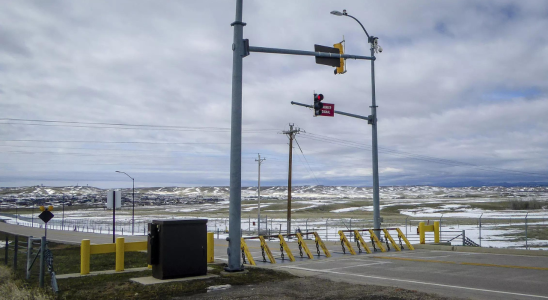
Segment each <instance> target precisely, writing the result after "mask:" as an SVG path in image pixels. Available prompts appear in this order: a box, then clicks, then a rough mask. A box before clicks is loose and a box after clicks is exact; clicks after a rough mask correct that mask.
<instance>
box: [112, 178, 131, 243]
mask: <svg viewBox="0 0 548 300" xmlns="http://www.w3.org/2000/svg"><path fill="white" fill-rule="evenodd" d="M116 173H122V174H126V175H127V177H129V178H131V180H132V181H133V201H132V202H133V204H132V206H133V210H132V213H131V235H134V234H135V178H133V177H131V176H129V174H128V173H126V172H122V171H116ZM114 206H116V199H114Z"/></svg>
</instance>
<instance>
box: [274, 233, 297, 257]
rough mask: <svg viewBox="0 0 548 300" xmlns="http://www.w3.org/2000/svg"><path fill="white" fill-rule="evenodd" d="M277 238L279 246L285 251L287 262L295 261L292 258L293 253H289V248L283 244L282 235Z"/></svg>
mask: <svg viewBox="0 0 548 300" xmlns="http://www.w3.org/2000/svg"><path fill="white" fill-rule="evenodd" d="M278 238H279V239H280V246H282V247H283V249H284V250H285V253H287V256H288V257H289V261H295V257H293V253H291V250H290V249H289V246H288V245H287V243H286V242H285V240H284V237H283V235H281V234H278Z"/></svg>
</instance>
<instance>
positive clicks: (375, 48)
mask: <svg viewBox="0 0 548 300" xmlns="http://www.w3.org/2000/svg"><path fill="white" fill-rule="evenodd" d="M331 14H332V15H335V16H345V17H350V18H352V19H354V20H356V22H358V24H360V26H361V27H362V29H363V31H364V32H365V35H367V42H368V43H369V44H370V45H371V57H372V58H373V59H371V98H372V99H371V103H372V104H371V118H370V121H369V123H370V124H371V125H372V126H371V127H372V139H373V145H372V146H373V147H372V148H373V149H372V154H373V219H374V220H373V224H374V225H373V226H374V229H376V231H378V230H380V228H381V216H380V208H379V150H378V146H377V104H376V101H375V52H382V48H381V47H380V46H379V45H378V43H377V40H378V38H377V37H374V36H370V35H369V33H367V30H365V27H363V25H362V23H361V22H360V21H358V19H356V18H354V17H353V16H351V15H349V14H347V13H346V9H345V10H343V12H340V11H336V10H334V11H332V12H331ZM379 234H380V232H379Z"/></svg>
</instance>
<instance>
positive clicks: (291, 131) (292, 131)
mask: <svg viewBox="0 0 548 300" xmlns="http://www.w3.org/2000/svg"><path fill="white" fill-rule="evenodd" d="M294 125H295V124H289V131H284V132H283V134H287V136H288V137H289V174H288V176H287V234H291V173H292V172H291V171H292V165H293V139H294V138H295V135H296V134H297V133H299V132H300V131H301V129H300V128H297V129H293V126H294Z"/></svg>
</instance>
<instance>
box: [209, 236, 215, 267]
mask: <svg viewBox="0 0 548 300" xmlns="http://www.w3.org/2000/svg"><path fill="white" fill-rule="evenodd" d="M214 255H215V239H214V233H213V232H208V233H207V262H208V263H212V262H214V261H215V258H214Z"/></svg>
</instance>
